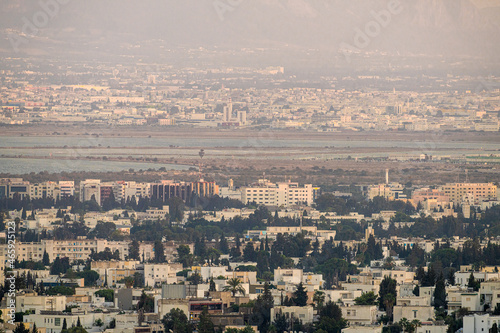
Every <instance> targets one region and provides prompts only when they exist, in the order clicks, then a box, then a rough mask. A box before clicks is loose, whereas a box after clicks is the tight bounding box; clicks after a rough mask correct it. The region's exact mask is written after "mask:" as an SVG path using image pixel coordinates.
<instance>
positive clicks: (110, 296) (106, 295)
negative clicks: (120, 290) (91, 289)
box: [94, 289, 115, 302]
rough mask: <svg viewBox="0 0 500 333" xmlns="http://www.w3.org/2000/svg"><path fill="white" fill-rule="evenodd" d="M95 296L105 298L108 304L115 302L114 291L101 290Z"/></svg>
mask: <svg viewBox="0 0 500 333" xmlns="http://www.w3.org/2000/svg"><path fill="white" fill-rule="evenodd" d="M94 295H96V296H98V297H104V300H105V301H106V302H114V301H115V291H114V290H113V289H101V290H98V291H96V292H95V293H94Z"/></svg>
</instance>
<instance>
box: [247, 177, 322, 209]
mask: <svg viewBox="0 0 500 333" xmlns="http://www.w3.org/2000/svg"><path fill="white" fill-rule="evenodd" d="M313 192H314V191H313V186H312V184H305V185H304V186H302V187H301V186H299V184H298V183H292V182H283V183H276V184H274V183H271V182H269V181H268V180H267V179H260V180H259V182H258V183H257V184H256V185H254V186H247V187H243V188H241V193H242V200H243V202H244V203H250V202H256V203H257V204H259V205H266V206H278V207H279V206H283V207H290V206H294V205H308V206H310V205H312V203H313V201H314V194H313Z"/></svg>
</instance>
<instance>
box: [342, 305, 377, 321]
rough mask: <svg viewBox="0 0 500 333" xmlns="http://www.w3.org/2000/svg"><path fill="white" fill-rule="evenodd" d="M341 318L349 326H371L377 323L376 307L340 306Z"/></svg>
mask: <svg viewBox="0 0 500 333" xmlns="http://www.w3.org/2000/svg"><path fill="white" fill-rule="evenodd" d="M341 309H342V317H344V319H346V320H347V321H348V322H349V324H350V325H371V324H374V323H376V322H377V312H378V310H377V306H376V305H352V306H342V307H341Z"/></svg>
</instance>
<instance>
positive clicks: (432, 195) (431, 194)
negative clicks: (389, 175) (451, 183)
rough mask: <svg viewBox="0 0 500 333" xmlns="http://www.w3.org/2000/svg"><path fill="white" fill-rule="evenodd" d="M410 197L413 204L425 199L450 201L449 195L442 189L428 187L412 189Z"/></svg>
mask: <svg viewBox="0 0 500 333" xmlns="http://www.w3.org/2000/svg"><path fill="white" fill-rule="evenodd" d="M411 199H412V201H413V203H414V204H415V205H416V204H418V203H419V202H422V201H426V200H436V202H448V201H450V197H449V196H448V195H446V194H445V192H444V191H442V190H438V189H430V188H420V189H417V190H415V191H413V193H412V195H411Z"/></svg>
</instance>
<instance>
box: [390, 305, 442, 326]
mask: <svg viewBox="0 0 500 333" xmlns="http://www.w3.org/2000/svg"><path fill="white" fill-rule="evenodd" d="M393 315H394V322H395V323H397V322H399V321H400V320H401V319H403V318H406V319H408V320H409V321H412V320H415V319H416V320H419V321H421V322H429V321H432V320H434V307H432V306H425V305H421V306H418V305H412V306H405V305H396V306H395V307H394V309H393Z"/></svg>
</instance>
